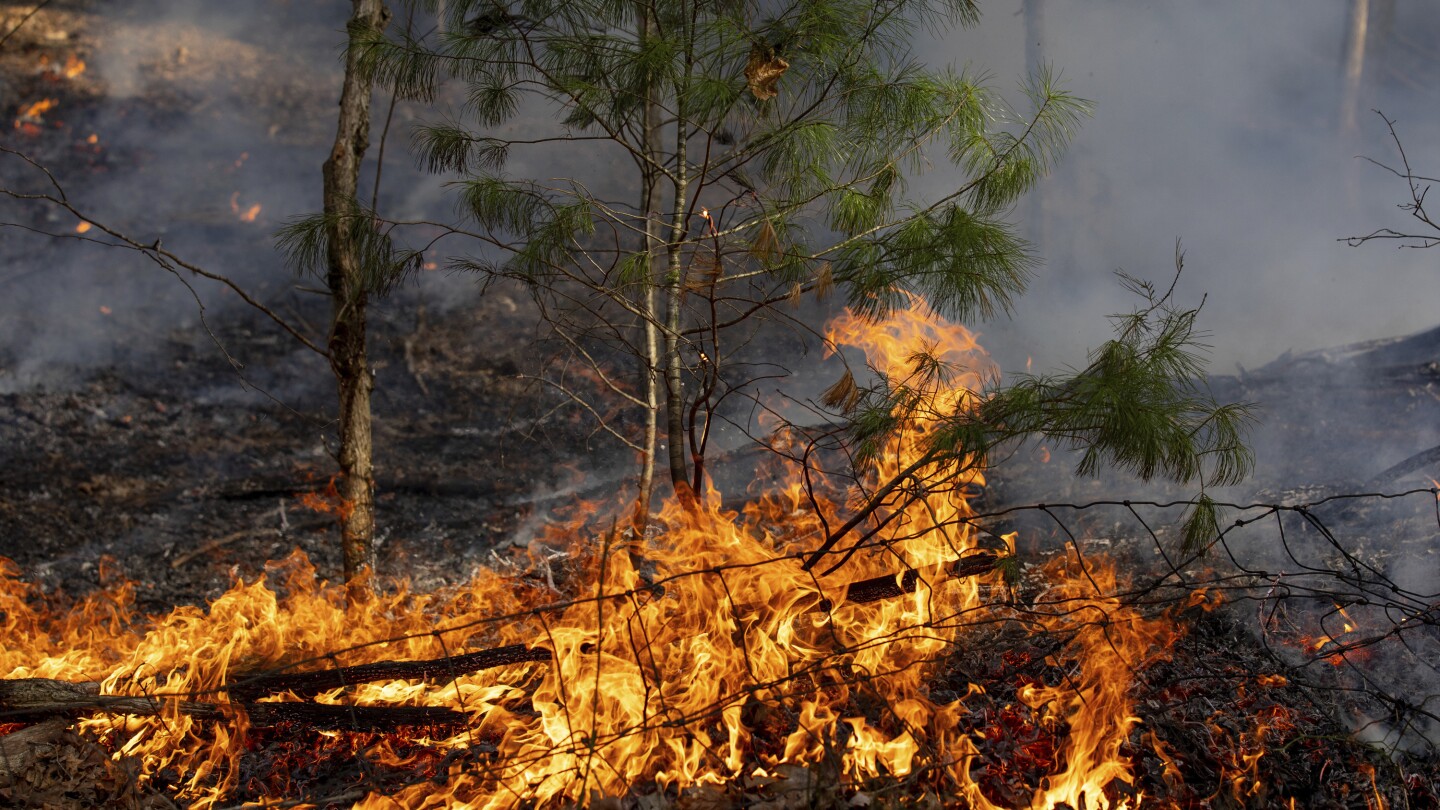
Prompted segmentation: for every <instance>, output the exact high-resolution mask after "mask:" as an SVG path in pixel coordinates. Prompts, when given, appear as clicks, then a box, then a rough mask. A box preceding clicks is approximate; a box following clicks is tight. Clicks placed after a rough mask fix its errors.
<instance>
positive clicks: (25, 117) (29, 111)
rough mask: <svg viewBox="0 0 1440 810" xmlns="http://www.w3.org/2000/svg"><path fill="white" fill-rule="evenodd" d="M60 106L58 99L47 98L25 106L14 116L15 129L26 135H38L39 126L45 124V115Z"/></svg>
mask: <svg viewBox="0 0 1440 810" xmlns="http://www.w3.org/2000/svg"><path fill="white" fill-rule="evenodd" d="M59 104H60V101H59V100H58V99H53V98H47V99H41V100H40V101H36V102H33V103H31V104H26V105H25V106H23V107H21V108H20V111H19V112H18V113H17V114H16V115H15V128H16V129H18V130H20V131H22V132H24V133H25V134H27V135H38V134H39V133H40V124H43V123H45V113H47V112H50V111H51V110H53V109H55V107H56V106H57V105H59Z"/></svg>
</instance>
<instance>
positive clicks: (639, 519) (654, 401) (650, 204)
mask: <svg viewBox="0 0 1440 810" xmlns="http://www.w3.org/2000/svg"><path fill="white" fill-rule="evenodd" d="M639 6H640V14H639V17H640V37H641V42H642V43H643V42H646V41H648V40H649V39H650V38H652V37H654V36H657V35H658V33H659V32H658V26H657V25H656V22H655V18H654V15H653V14H652V13H651V12H650V10H649V9H648V8H647V7H646V5H645V2H644V0H641V2H640V4H639ZM658 96H659V93H658V90H657V89H656V88H655V87H653V86H650V87H648V88H647V89H646V92H645V121H644V126H645V147H644V156H643V165H642V166H641V174H642V181H641V182H642V185H643V186H644V188H643V189H642V190H641V194H640V216H642V217H644V218H645V251H646V253H647V254H649V267H650V272H649V274H648V276H647V277H646V279H645V283H644V285H643V286H642V288H641V292H640V295H641V300H640V311H641V312H642V313H643V314H644V318H645V320H644V323H642V324H641V328H642V329H644V330H645V333H644V347H645V350H644V354H643V355H642V356H641V358H640V380H641V394H640V395H641V397H642V398H643V399H644V401H645V438H644V439H642V440H641V441H642V446H643V447H644V448H645V449H644V451H642V454H641V458H640V486H639V492H638V493H636V496H635V516H634V519H633V520H632V521H631V522H632V524H633V525H634V526H635V529H636V531H641V532H643V531H644V530H645V526H646V524H648V523H649V521H650V497H651V493H652V491H653V490H654V488H655V442H656V440H657V439H658V438H659V434H660V391H659V388H660V380H659V374H660V331H659V329H657V328H656V326H655V318H656V312H657V309H656V305H655V304H656V302H655V283H654V282H655V280H656V279H658V278H660V277H661V272H662V271H663V270H664V265H663V264H662V262H663V261H664V257H663V256H662V255H661V254H660V221H659V220H658V219H657V217H658V216H659V207H660V200H659V189H660V174H659V172H658V171H657V170H656V168H655V167H656V166H657V165H659V160H660V151H661V149H662V145H661V141H660V138H661V130H660V127H661V124H660V99H659V97H658Z"/></svg>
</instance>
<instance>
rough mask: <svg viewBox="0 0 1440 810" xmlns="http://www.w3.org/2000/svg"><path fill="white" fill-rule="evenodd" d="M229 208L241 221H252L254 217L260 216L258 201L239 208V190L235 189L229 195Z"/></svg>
mask: <svg viewBox="0 0 1440 810" xmlns="http://www.w3.org/2000/svg"><path fill="white" fill-rule="evenodd" d="M230 210H231V211H233V212H234V213H235V216H237V217H239V218H240V221H241V222H254V221H255V218H256V217H258V216H260V203H254V204H252V205H249V206H247V207H245V208H241V207H240V192H238V191H237V192H235V193H234V194H231V195H230Z"/></svg>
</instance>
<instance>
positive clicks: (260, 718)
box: [0, 678, 465, 741]
mask: <svg viewBox="0 0 1440 810" xmlns="http://www.w3.org/2000/svg"><path fill="white" fill-rule="evenodd" d="M169 707H174V708H175V709H178V710H179V712H180V713H181V714H184V715H188V716H190V717H195V718H198V719H201V720H225V719H230V718H234V717H235V716H236V715H237V714H239V713H241V712H243V713H244V714H245V715H246V716H247V717H248V718H249V721H250V725H251V726H253V727H266V726H275V725H279V724H281V723H300V724H304V725H307V726H309V727H311V728H315V729H321V730H335V731H394V730H396V729H399V728H405V727H413V726H446V727H452V728H458V727H461V726H464V725H465V715H464V714H462V713H460V712H457V711H454V710H451V709H444V708H436V707H431V706H331V705H324V704H318V703H249V702H240V703H200V702H195V701H189V700H175V701H172V700H168V699H166V698H160V697H150V696H145V695H102V694H100V685H99V684H97V683H71V682H69V681H55V680H50V679H48V678H18V679H13V680H4V681H0V715H3V716H6V717H7V719H11V720H21V721H34V720H40V719H47V723H48V722H49V720H50V719H54V718H57V716H58V717H74V716H76V715H80V714H89V713H92V712H105V713H109V714H129V715H141V716H147V715H155V714H160V713H162V712H163V711H165V709H166V708H169ZM42 725H45V724H42ZM19 733H20V732H15V734H19ZM15 734H10V735H6V736H5V737H0V741H8V740H10V739H11V738H13V737H14V736H15Z"/></svg>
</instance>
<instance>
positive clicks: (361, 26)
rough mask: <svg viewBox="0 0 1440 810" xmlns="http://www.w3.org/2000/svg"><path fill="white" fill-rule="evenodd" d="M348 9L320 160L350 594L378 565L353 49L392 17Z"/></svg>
mask: <svg viewBox="0 0 1440 810" xmlns="http://www.w3.org/2000/svg"><path fill="white" fill-rule="evenodd" d="M352 8H353V10H352V12H351V17H350V32H351V33H350V42H351V45H352V47H351V49H350V52H349V54H348V55H347V57H346V61H345V84H344V86H343V88H342V90H341V93H340V117H339V125H338V127H337V128H336V133H335V145H334V147H333V148H332V149H331V150H330V158H329V159H328V160H326V161H325V214H326V217H327V219H328V220H329V224H328V226H327V227H328V229H329V233H328V234H327V237H328V238H327V242H328V252H327V255H326V260H327V262H328V265H329V270H328V273H327V275H326V283H327V285H328V286H329V288H330V295H331V299H332V302H333V308H332V311H331V320H330V340H329V345H328V347H327V348H328V349H329V352H330V367H331V369H332V370H333V371H334V373H335V379H336V382H337V383H338V388H339V400H340V413H339V431H340V452H339V459H338V461H339V465H340V483H339V491H340V495H341V497H342V498H343V499H344V501H345V505H344V507H343V509H342V511H341V519H340V544H341V549H342V553H343V557H344V566H345V581H346V583H348V584H350V585H351V586H352V590H353V589H354V588H355V587H356V586H358V583H359V582H360V580H361V579H362V575H363V574H364V573H365V572H366V571H373V570H374V568H375V542H374V540H375V474H374V470H373V467H372V463H371V442H370V390H371V388H372V387H373V386H374V379H373V377H372V376H371V372H370V367H369V362H368V361H367V359H366V356H365V308H366V304H367V303H368V301H367V298H368V292H367V288H366V280H365V278H364V276H363V272H362V262H361V259H360V256H359V252H358V250H357V248H356V240H355V239H354V237H353V234H354V233H355V229H357V228H369V227H373V225H372V224H371V223H370V222H369V221H367V220H366V219H365V218H364V217H362V216H361V215H360V214H361V209H360V205H359V203H358V202H357V196H356V195H357V188H358V186H359V178H360V162H361V161H362V160H363V159H364V157H365V150H366V149H367V148H369V145H370V91H371V83H370V82H369V81H367V80H366V79H365V78H364V77H362V76H361V75H360V72H359V69H358V68H359V65H358V60H359V54H358V53H357V52H356V51H355V50H354V47H353V46H354V44H355V40H356V34H357V33H360V32H362V31H363V30H365V29H370V30H372V31H379V30H380V29H382V28H384V27H385V24H386V23H387V22H388V21H389V19H390V12H389V10H388V9H387V8H386V7H385V4H384V2H382V0H353V5H352ZM357 595H358V594H357Z"/></svg>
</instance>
